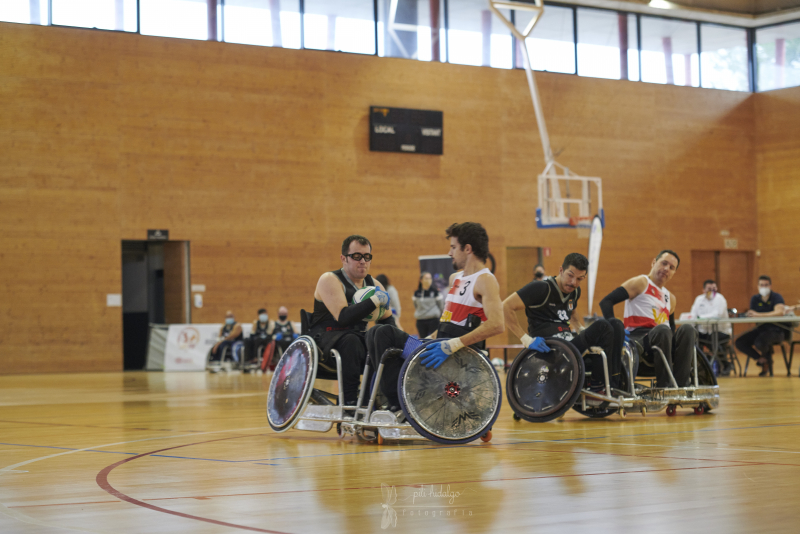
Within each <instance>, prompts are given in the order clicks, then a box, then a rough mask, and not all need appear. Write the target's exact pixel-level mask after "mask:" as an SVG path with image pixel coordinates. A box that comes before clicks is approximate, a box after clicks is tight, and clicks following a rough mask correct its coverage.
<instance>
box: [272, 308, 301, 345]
mask: <svg viewBox="0 0 800 534" xmlns="http://www.w3.org/2000/svg"><path fill="white" fill-rule="evenodd" d="M299 335H300V334H298V333H296V332H295V331H294V327H293V326H292V322H291V321H290V320H289V310H288V309H287V308H286V306H281V307H280V308H278V320H277V321H275V326H274V328H273V330H272V339H274V340H275V357H276V358H279V357H280V355H281V354H283V353H284V352H285V351H286V349H287V348H288V347H289V345H291V344H292V341H294V340H295V339H297V338H298V337H299Z"/></svg>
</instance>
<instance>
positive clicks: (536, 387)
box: [506, 338, 585, 423]
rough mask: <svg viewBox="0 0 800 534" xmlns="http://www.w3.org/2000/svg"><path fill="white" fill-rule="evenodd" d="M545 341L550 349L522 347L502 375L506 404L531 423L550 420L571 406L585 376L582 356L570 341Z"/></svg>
mask: <svg viewBox="0 0 800 534" xmlns="http://www.w3.org/2000/svg"><path fill="white" fill-rule="evenodd" d="M546 341H547V346H548V347H550V352H537V351H535V350H531V349H525V350H523V351H522V352H520V353H519V354H518V355H517V357H516V358H515V359H514V363H512V364H511V368H510V369H509V370H508V377H507V378H506V397H507V398H508V403H509V404H510V405H511V408H512V409H513V410H514V413H515V414H517V415H518V416H520V417H521V418H523V419H525V420H526V421H530V422H532V423H544V422H547V421H552V420H553V419H557V418H558V417H560V416H561V415H563V414H564V413H565V412H566V411H567V410H569V409H570V408H572V406H573V405H574V404H575V401H576V400H577V399H578V396H580V393H581V387H582V386H583V381H584V378H585V370H584V366H583V358H581V355H580V353H579V352H578V349H576V348H575V347H574V346H573V345H572V343H569V342H567V341H562V340H560V339H555V338H549V339H547V340H546Z"/></svg>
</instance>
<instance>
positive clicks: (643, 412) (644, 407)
mask: <svg viewBox="0 0 800 534" xmlns="http://www.w3.org/2000/svg"><path fill="white" fill-rule="evenodd" d="M646 415H647V407H646V406H642V417H645V416H646Z"/></svg>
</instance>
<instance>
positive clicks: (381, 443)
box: [375, 432, 386, 445]
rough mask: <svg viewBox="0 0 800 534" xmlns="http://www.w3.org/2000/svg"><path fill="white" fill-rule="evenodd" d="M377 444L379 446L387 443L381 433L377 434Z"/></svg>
mask: <svg viewBox="0 0 800 534" xmlns="http://www.w3.org/2000/svg"><path fill="white" fill-rule="evenodd" d="M375 443H377V444H378V445H383V444H384V443H386V442H385V441H384V439H383V436H381V433H380V432H378V433H377V437H376V438H375Z"/></svg>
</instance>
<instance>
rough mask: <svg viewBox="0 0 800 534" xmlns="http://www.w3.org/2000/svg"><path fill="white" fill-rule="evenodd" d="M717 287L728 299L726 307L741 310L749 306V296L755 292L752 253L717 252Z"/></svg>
mask: <svg viewBox="0 0 800 534" xmlns="http://www.w3.org/2000/svg"><path fill="white" fill-rule="evenodd" d="M717 288H718V289H719V292H720V293H722V294H723V295H724V296H725V298H726V299H727V301H728V308H736V309H737V310H739V312H743V311H745V310H747V309H748V308H749V307H750V297H752V296H753V295H754V294H755V293H756V288H755V284H754V283H753V253H752V252H745V251H729V250H724V251H720V252H719V278H718V280H717Z"/></svg>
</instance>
